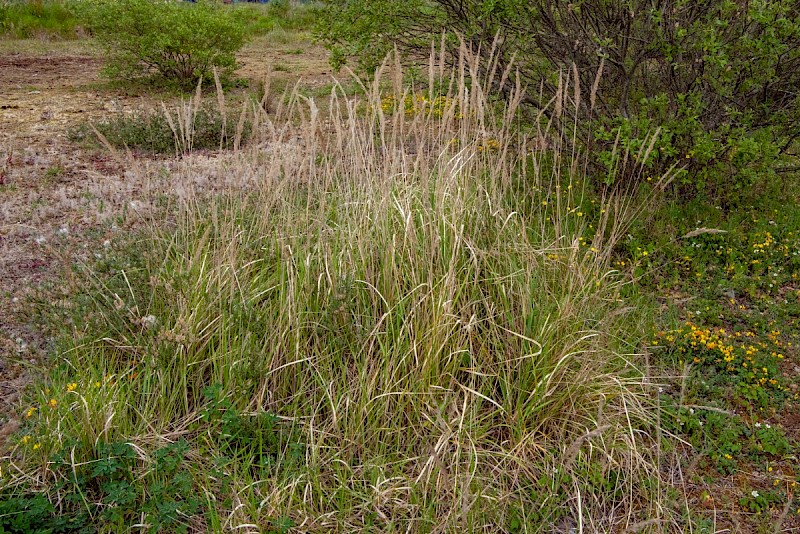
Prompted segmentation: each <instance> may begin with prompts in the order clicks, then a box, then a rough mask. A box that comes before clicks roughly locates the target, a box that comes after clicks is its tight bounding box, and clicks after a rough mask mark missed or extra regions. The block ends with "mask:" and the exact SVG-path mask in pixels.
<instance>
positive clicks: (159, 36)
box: [76, 0, 245, 87]
mask: <svg viewBox="0 0 800 534" xmlns="http://www.w3.org/2000/svg"><path fill="white" fill-rule="evenodd" d="M76 10H77V11H78V13H80V15H81V17H82V18H83V19H84V20H85V21H86V22H87V25H88V27H89V29H90V31H91V32H92V33H93V34H94V35H95V37H96V38H97V40H98V41H99V42H100V44H101V45H102V46H103V47H104V48H105V49H106V51H107V54H108V55H107V57H108V64H107V66H106V74H107V75H109V76H110V77H111V78H112V79H126V80H127V79H133V78H138V77H151V76H155V77H156V78H157V79H160V80H161V81H167V82H170V83H174V84H177V85H179V86H182V87H192V86H194V85H196V84H197V80H198V79H199V78H204V79H209V78H211V77H212V76H213V74H212V71H213V69H216V70H217V71H218V73H219V75H220V77H221V78H222V79H227V78H228V77H230V76H231V75H232V74H233V71H234V70H235V69H236V57H235V53H236V51H237V50H239V48H241V47H242V45H243V44H244V42H245V32H244V26H243V24H242V23H241V21H239V19H238V17H236V16H235V14H234V13H233V12H232V11H230V10H229V9H228V8H226V7H225V6H223V5H220V4H217V3H214V2H211V1H208V2H198V3H189V2H179V1H175V0H165V1H159V2H151V1H149V0H83V1H80V2H78V3H77V4H76Z"/></svg>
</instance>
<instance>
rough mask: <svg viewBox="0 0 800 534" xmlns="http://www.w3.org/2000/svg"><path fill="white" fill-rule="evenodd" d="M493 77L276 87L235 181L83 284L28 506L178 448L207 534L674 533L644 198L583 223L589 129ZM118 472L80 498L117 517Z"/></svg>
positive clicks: (19, 464)
mask: <svg viewBox="0 0 800 534" xmlns="http://www.w3.org/2000/svg"><path fill="white" fill-rule="evenodd" d="M486 71H487V72H489V73H490V75H489V76H487V77H485V78H482V77H481V76H480V74H479V73H480V72H481V70H480V69H479V65H477V60H475V59H474V58H473V56H472V55H470V54H469V52H468V51H467V50H466V49H463V50H462V56H461V58H460V61H458V62H457V64H456V66H455V67H453V68H449V67H446V66H445V61H444V58H443V57H440V56H439V54H437V53H436V52H435V51H432V53H431V61H430V66H429V83H428V86H427V88H425V89H422V90H418V91H412V90H411V89H408V88H406V87H405V86H404V84H403V81H402V80H403V74H402V70H401V68H400V66H399V64H397V62H396V61H390V62H387V64H385V65H384V66H383V67H382V68H381V69H379V70H378V72H377V73H376V75H375V81H374V83H372V84H371V85H369V86H364V87H363V94H362V95H361V96H359V97H346V96H345V94H344V91H342V90H341V89H340V88H338V87H334V90H333V91H332V94H331V97H330V101H329V102H328V103H327V104H326V105H325V106H324V109H326V111H325V112H322V111H320V109H321V108H320V107H318V106H317V104H316V102H315V101H314V100H313V99H306V98H304V97H301V96H299V95H298V94H297V93H296V92H290V93H288V94H286V95H284V96H283V97H282V98H278V99H276V102H277V103H273V104H272V105H271V106H269V109H270V112H269V113H267V112H266V111H265V108H266V107H267V106H266V103H267V102H268V101H269V91H268V90H265V92H264V95H265V97H264V100H263V101H262V102H261V103H259V104H258V105H256V106H255V108H254V109H249V108H245V110H244V111H242V113H243V115H242V116H243V117H245V116H246V117H247V120H250V121H252V124H253V127H252V132H253V133H252V135H253V136H254V137H253V138H252V139H251V142H250V143H249V144H248V145H247V147H245V148H244V149H241V150H239V151H237V152H235V153H234V154H232V155H230V156H229V157H228V158H227V159H225V160H224V166H223V168H224V170H221V171H219V173H220V175H225V176H227V177H228V178H230V179H232V180H233V181H234V182H236V183H239V184H241V187H240V188H238V189H237V188H229V189H228V190H227V191H226V192H224V193H223V194H221V195H218V196H215V197H212V198H209V197H208V196H207V195H198V196H193V197H190V198H189V199H188V200H186V201H184V202H183V203H182V204H181V206H180V209H179V211H178V215H177V218H175V219H174V223H173V224H172V225H171V226H170V227H169V229H167V230H154V231H153V233H152V235H150V236H148V237H146V238H144V240H143V241H142V242H140V243H139V244H138V246H137V247H136V248H135V249H134V250H135V251H134V252H132V253H130V254H129V255H128V256H127V257H123V258H122V259H114V260H113V261H114V262H115V263H112V264H108V265H106V266H105V267H103V268H101V267H96V268H94V269H93V270H92V271H90V273H89V275H90V276H89V279H88V280H85V281H81V282H79V285H80V286H81V287H83V288H84V289H83V291H82V293H81V294H80V295H78V296H77V297H75V298H74V299H73V300H72V301H71V302H72V304H71V305H70V308H71V309H69V310H66V311H65V312H64V313H65V314H66V315H65V316H64V317H65V320H64V323H65V324H68V325H70V328H69V329H68V331H67V332H66V334H65V336H64V337H63V338H62V341H61V343H62V344H61V349H60V351H59V353H58V358H59V359H60V360H61V361H63V365H62V366H60V367H59V368H58V369H56V370H55V371H53V373H52V374H51V378H50V382H49V383H47V384H45V385H43V386H42V387H41V391H40V392H39V393H38V395H37V398H36V400H35V405H34V406H33V407H35V408H36V410H35V411H32V412H31V413H29V415H30V418H29V419H28V421H29V422H28V424H27V426H26V428H25V430H24V434H25V435H27V436H29V438H28V439H27V440H24V441H23V438H20V441H19V445H18V446H17V447H16V449H15V450H14V452H13V454H12V455H11V456H10V457H8V458H6V459H5V465H4V466H3V467H4V469H3V473H4V475H6V479H5V483H6V490H5V491H6V492H7V494H8V492H14V491H16V492H20V491H23V489H26V488H27V491H30V490H32V489H37V490H40V491H45V492H47V494H48V495H49V497H50V499H51V500H52V501H53V502H59V503H64V502H67V501H62V500H59V497H63V496H64V495H65V494H66V493H67V492H68V491H70V488H74V486H75V485H76V484H77V482H76V480H75V479H74V478H75V477H72V475H71V474H70V473H76V472H80V469H81V468H83V467H85V466H87V465H89V466H92V465H95V463H96V462H97V461H98V459H102V456H101V455H99V454H98V452H97V451H98V444H102V443H126V444H128V446H129V447H131V448H133V450H135V451H136V455H137V458H138V460H137V461H138V463H137V470H136V473H135V475H134V476H132V478H131V480H135V481H138V483H139V484H143V485H145V489H144V490H143V491H144V494H148V491H150V490H148V489H147V486H146V484H152V483H153V479H152V473H153V472H154V469H155V468H154V467H153V465H155V460H154V452H153V451H155V450H157V449H158V448H159V447H163V446H164V445H165V444H168V443H173V442H175V441H177V440H178V439H185V440H187V442H188V444H189V452H188V453H187V455H186V456H185V458H184V462H185V466H184V467H185V470H186V471H187V472H189V473H191V476H192V484H193V487H194V488H196V494H197V495H200V496H202V499H203V501H204V503H205V505H204V509H205V512H204V513H202V514H199V513H198V514H196V515H194V516H193V517H183V518H182V519H181V522H182V523H183V524H184V526H186V527H191V528H192V529H194V530H197V531H232V530H239V531H258V530H259V529H264V528H274V529H275V530H278V531H280V530H281V529H284V530H287V529H290V528H291V529H293V531H298V532H354V531H377V532H394V531H397V532H400V531H402V532H456V531H465V530H466V531H470V532H473V531H485V532H541V531H545V532H548V531H559V532H567V531H571V529H574V531H576V532H608V531H611V530H614V529H621V530H622V529H624V528H626V527H630V528H634V529H647V528H653V529H655V528H658V529H660V528H661V527H662V526H663V525H662V523H661V521H662V519H664V518H666V517H668V516H667V515H666V512H665V511H664V510H662V508H661V504H660V503H659V500H660V493H659V492H660V485H659V480H658V476H659V475H658V469H657V453H656V452H654V438H653V437H652V436H653V435H654V434H653V433H654V431H655V426H654V418H655V416H654V412H653V406H654V400H653V391H652V387H651V384H650V383H649V378H648V377H647V375H646V373H645V369H644V368H643V362H642V361H641V358H640V357H638V356H637V355H636V354H635V348H636V344H637V342H638V335H639V333H638V331H637V327H636V324H637V318H636V316H635V312H636V309H635V307H631V306H629V304H628V303H626V302H625V301H624V299H623V298H622V297H621V295H620V290H621V288H622V286H623V284H624V282H623V280H622V279H621V278H620V277H619V276H617V275H616V274H615V273H614V272H613V271H612V270H611V268H610V266H609V250H610V248H611V247H612V246H613V242H612V241H613V239H617V238H618V237H619V235H620V229H622V228H624V225H625V224H626V221H627V220H628V219H626V213H625V207H624V206H623V205H622V204H620V203H616V204H615V203H613V202H609V203H608V205H607V207H606V208H604V209H603V211H602V213H604V214H605V215H603V216H602V217H601V218H600V223H602V224H601V226H604V229H603V228H591V229H590V228H589V225H590V224H592V226H594V225H595V224H597V223H596V222H594V223H589V222H586V219H587V217H580V216H578V215H576V213H575V210H574V206H576V205H578V203H579V202H581V198H580V197H581V194H582V193H581V190H582V188H581V184H582V183H583V181H582V179H583V177H582V176H581V171H580V169H581V167H582V166H581V159H580V155H575V156H574V158H573V159H572V160H568V161H565V160H563V156H562V155H560V151H559V150H558V149H557V146H556V145H557V144H558V143H559V138H560V136H562V135H568V132H567V133H563V132H552V131H549V130H548V129H547V128H546V126H545V127H543V128H541V129H540V130H539V131H534V132H531V133H530V134H525V133H523V132H521V131H520V130H519V129H518V128H516V127H515V117H516V114H517V113H516V111H517V110H516V105H517V103H518V102H519V101H520V97H521V94H522V92H521V90H520V89H518V90H517V91H516V92H515V93H514V94H512V95H511V96H510V98H508V99H507V100H506V101H505V103H504V104H500V103H498V102H496V101H494V100H493V99H492V98H491V96H490V95H491V88H492V87H493V86H494V83H495V82H496V81H497V78H500V77H506V76H509V75H510V73H508V72H506V73H502V72H494V73H492V69H491V65H490V68H488V69H486ZM387 80H388V82H387ZM567 85H568V84H565V85H564V87H563V91H564V94H562V95H559V96H558V99H557V100H558V102H559V104H558V105H560V106H565V105H566V104H565V102H566V101H567V99H566V98H565V97H564V95H566V94H567V91H568V90H567ZM437 87H438V88H440V89H438V90H437V89H435V88H437ZM569 90H570V91H572V90H575V91H579V88H572V89H569ZM554 102H556V100H554ZM220 107H221V108H222V109H223V110H224V109H225V106H224V102H221V106H220ZM231 115H232V116H231V117H230V118H229V120H231V121H234V120H237V119H236V117H235V114H233V113H231ZM241 120H244V119H241ZM184 165H185V171H184V172H185V173H186V176H185V177H184V178H186V180H188V181H191V180H192V175H191V173H193V172H195V171H194V170H193V168H192V166H191V162H190V161H188V160H187V161H186V162H184ZM220 165H223V164H220ZM231 177H232V178H231ZM181 179H182V178H181V177H175V180H176V181H179V180H181ZM615 206H616V208H617V209H616V211H615V209H614V208H615ZM595 232H596V233H595ZM587 233H594V235H595V237H594V240H593V241H591V243H590V244H591V246H589V244H587V245H586V246H581V244H580V243H581V240H580V237H581V236H582V235H584V234H587ZM126 262H127V263H126ZM51 400H52V401H53V402H51ZM48 403H49V404H48ZM265 414H267V415H265ZM265 417H266V419H264V418H265ZM33 443H36V444H37V445H39V446H38V447H37V448H36V449H35V450H34V449H33V447H32V444H33ZM55 453H60V454H61V456H60V457H61V458H62V459H63V458H67V460H66V462H64V461H62V462H61V464H59V465H64V463H66V464H67V465H69V466H71V467H70V468H69V469H66V470H63V469H62V470H58V469H56V468H55V467H54V464H53V462H52V461H51V460H50V458H51V455H53V454H55ZM103 465H105V464H103ZM8 473H11V475H10V476H9V475H7V474H8ZM159 483H163V482H159ZM102 487H103V486H102V485H100V486H99V488H100V489H97V488H94V489H93V490H87V489H85V488H82V493H81V496H82V499H79V504H78V505H77V506H78V507H81V506H82V507H85V508H89V509H92V510H95V511H96V513H98V514H99V513H100V511H102V510H107V508H108V507H109V506H110V507H111V508H112V509H113V507H115V506H116V507H119V506H121V505H120V504H119V502H118V501H113V500H112V501H110V504H109V500H108V496H107V494H106V493H104V492H103V489H102ZM73 493H74V492H73ZM142 499H143V502H144V501H146V497H142ZM92 502H96V503H99V504H100V507H99V508H92ZM62 506H66V505H63V504H62ZM104 507H105V508H104ZM98 510H99V511H98ZM125 520H126V521H128V523H126V524H127V525H128V526H130V525H131V524H134V523H138V524H152V522H151V518H150V516H148V515H146V514H145V513H144V512H142V513H141V514H138V513H134V512H130V514H129V516H126V519H125ZM643 521H644V522H643ZM119 524H122V523H119Z"/></svg>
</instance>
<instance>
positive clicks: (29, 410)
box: [25, 406, 36, 419]
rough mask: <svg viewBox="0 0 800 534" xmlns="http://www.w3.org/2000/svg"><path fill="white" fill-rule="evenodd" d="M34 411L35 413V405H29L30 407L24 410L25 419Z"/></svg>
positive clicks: (31, 415)
mask: <svg viewBox="0 0 800 534" xmlns="http://www.w3.org/2000/svg"><path fill="white" fill-rule="evenodd" d="M35 413H36V406H31V407H30V408H28V410H27V411H26V412H25V418H26V419H30V418H31V417H33V414H35Z"/></svg>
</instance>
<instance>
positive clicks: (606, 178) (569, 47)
mask: <svg viewBox="0 0 800 534" xmlns="http://www.w3.org/2000/svg"><path fill="white" fill-rule="evenodd" d="M326 8H327V9H326V11H325V14H324V16H323V18H322V20H321V23H320V25H319V27H318V32H319V34H320V36H321V37H322V38H323V39H324V40H325V41H326V42H327V44H328V46H329V47H330V48H331V49H332V51H333V58H334V61H339V62H341V61H342V60H343V59H344V58H346V57H348V56H351V55H357V56H358V57H359V58H360V60H361V61H362V65H363V66H370V65H375V59H377V58H381V57H382V56H383V54H384V53H385V51H386V50H387V49H389V48H391V47H393V46H398V47H399V48H400V49H401V50H403V51H405V52H407V53H412V54H416V55H418V56H427V55H428V53H429V50H430V46H431V45H430V42H431V38H434V37H437V36H439V35H441V34H442V32H457V33H459V34H460V35H461V36H462V37H463V39H464V41H465V44H466V46H468V47H471V48H472V49H473V50H478V49H479V48H480V51H481V54H482V55H484V56H489V55H491V54H496V55H499V64H500V67H503V66H505V65H508V64H510V63H511V62H512V58H513V63H514V65H515V66H516V68H517V69H518V70H519V73H520V76H521V78H522V80H523V82H525V83H527V84H528V85H529V86H530V87H534V88H536V89H537V90H531V91H529V92H528V93H529V96H528V98H527V100H528V103H529V104H531V105H533V106H534V107H535V108H538V109H543V108H546V107H547V104H548V100H549V99H550V97H551V95H552V94H553V93H554V91H555V89H557V88H559V81H558V80H559V79H561V78H563V77H560V76H557V74H558V72H559V71H561V72H564V73H569V74H570V80H569V84H571V87H570V89H569V90H566V89H567V88H566V87H564V86H562V87H560V89H562V93H563V95H564V98H565V99H574V98H575V97H576V96H578V97H581V101H580V102H579V106H578V109H579V112H578V117H577V118H578V119H580V120H578V121H577V124H578V128H579V129H581V130H582V132H581V135H580V139H582V141H583V143H585V144H586V145H589V146H590V148H592V150H591V153H592V154H593V155H594V156H593V159H592V162H591V163H592V164H593V165H594V167H595V172H593V174H594V176H595V177H596V178H597V179H598V181H600V182H605V183H607V184H611V183H615V182H617V183H618V182H620V181H622V180H623V179H625V180H631V179H634V176H633V173H632V169H633V168H634V166H633V164H632V162H631V161H630V160H628V161H626V160H625V156H624V154H625V153H626V149H631V150H630V151H631V152H634V151H637V149H639V148H640V147H641V145H642V144H643V143H644V142H645V139H647V137H648V135H649V134H651V133H652V132H654V131H655V130H656V128H658V127H660V128H661V130H660V136H659V138H658V141H657V143H656V145H655V147H654V150H653V151H651V152H650V154H649V157H648V161H647V162H646V163H647V165H648V167H649V168H650V169H652V171H653V174H655V173H658V172H661V171H663V170H664V168H666V167H669V166H670V165H672V164H674V162H675V161H678V162H679V166H680V167H681V168H683V170H682V171H681V174H680V177H681V180H679V181H678V182H676V183H679V184H681V185H682V186H683V187H682V192H683V193H684V194H694V193H698V192H705V193H711V194H713V195H714V196H716V197H718V198H724V199H734V198H736V197H738V196H740V194H741V193H743V192H746V190H747V189H748V188H750V187H751V186H753V185H755V184H759V183H764V182H763V180H764V178H768V177H770V176H774V175H775V172H776V168H777V166H778V165H781V166H785V161H783V162H782V160H784V158H786V157H787V156H789V155H790V154H791V150H792V148H793V146H794V141H795V139H796V138H797V136H798V135H799V134H800V122H799V121H798V112H799V111H800V101H798V97H797V91H796V88H797V87H798V84H799V83H800V68H798V67H800V11H799V10H798V4H797V3H796V2H791V1H786V0H782V1H763V0H755V1H746V0H701V1H688V0H677V1H665V0H624V1H612V0H585V1H581V0H578V1H575V0H555V1H554V0H547V1H545V0H533V1H530V0H466V1H460V2H454V1H451V0H432V1H430V2H428V1H423V0H411V1H407V0H402V1H400V0H326ZM495 38H496V40H495ZM493 42H494V43H495V45H494V46H493V45H492V43H493ZM376 43H377V44H376ZM444 43H445V44H446V46H448V47H450V48H451V49H452V48H455V47H456V46H458V41H457V40H456V39H455V38H450V37H448V38H447V39H446V40H445V41H444ZM484 64H485V65H490V63H488V62H487V63H484ZM576 82H577V84H576ZM511 83H512V81H509V82H507V85H509V84H511ZM542 84H543V87H544V90H543V91H539V90H538V89H539V88H540V87H542ZM575 85H578V87H579V89H580V91H575V90H574V86H575ZM504 89H505V88H504ZM541 95H546V96H541ZM551 104H552V102H551ZM558 111H559V106H558V105H550V107H549V112H548V115H549V116H548V118H556V119H562V120H563V119H564V118H565V117H559V116H558V115H559V113H558ZM574 119H575V117H569V118H567V120H569V121H570V122H571V121H572V120H574ZM615 148H616V150H615ZM635 178H636V179H644V178H646V175H644V174H643V175H641V176H636V177H635Z"/></svg>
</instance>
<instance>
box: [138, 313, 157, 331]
mask: <svg viewBox="0 0 800 534" xmlns="http://www.w3.org/2000/svg"><path fill="white" fill-rule="evenodd" d="M156 323H158V319H156V316H155V315H147V316H145V317H142V326H144V327H145V328H152V327H154V326H155V325H156Z"/></svg>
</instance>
